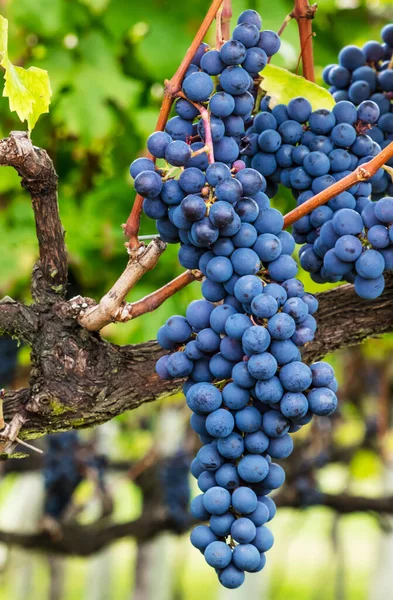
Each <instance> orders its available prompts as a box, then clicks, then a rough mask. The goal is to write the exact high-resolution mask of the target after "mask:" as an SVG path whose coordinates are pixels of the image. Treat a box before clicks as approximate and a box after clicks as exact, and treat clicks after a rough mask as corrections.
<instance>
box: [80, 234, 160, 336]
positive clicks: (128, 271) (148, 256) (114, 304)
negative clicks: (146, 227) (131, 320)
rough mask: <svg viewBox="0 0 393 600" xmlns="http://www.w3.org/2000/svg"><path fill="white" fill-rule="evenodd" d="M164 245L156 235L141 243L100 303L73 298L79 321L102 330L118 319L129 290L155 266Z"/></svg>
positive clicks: (85, 326)
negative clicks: (144, 244) (89, 303)
mask: <svg viewBox="0 0 393 600" xmlns="http://www.w3.org/2000/svg"><path fill="white" fill-rule="evenodd" d="M165 248H166V244H165V242H163V241H162V240H161V239H160V238H155V239H153V240H152V241H151V242H150V244H149V245H148V246H147V247H145V246H142V247H140V248H139V251H138V252H135V253H132V255H131V257H130V260H129V262H128V264H127V266H126V268H125V269H124V271H123V273H122V274H121V275H120V277H119V279H118V280H117V281H116V283H115V284H114V285H113V286H112V288H111V289H110V290H109V292H108V293H107V294H105V296H103V297H102V298H101V300H100V302H99V303H98V304H94V305H90V306H88V304H87V303H86V301H85V300H84V299H83V298H82V299H81V301H79V300H80V297H76V298H73V299H72V300H71V301H70V302H71V306H72V308H74V309H75V311H77V312H78V321H79V323H80V325H82V327H84V328H85V329H87V330H88V331H100V329H102V328H103V327H105V325H109V323H113V322H115V321H117V317H116V316H117V315H118V313H119V311H121V310H122V308H123V306H124V301H125V298H126V296H127V294H128V292H129V291H130V290H131V289H132V288H133V287H134V286H135V285H136V283H137V282H138V281H139V280H140V278H141V277H142V276H143V275H144V274H145V273H146V271H150V270H151V269H153V268H154V267H155V266H156V264H157V262H158V259H159V258H160V256H161V254H162V253H163V252H164V250H165Z"/></svg>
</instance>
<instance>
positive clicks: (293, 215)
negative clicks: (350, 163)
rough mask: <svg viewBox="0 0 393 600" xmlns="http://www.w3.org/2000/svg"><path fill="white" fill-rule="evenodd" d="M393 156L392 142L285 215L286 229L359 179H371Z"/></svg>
mask: <svg viewBox="0 0 393 600" xmlns="http://www.w3.org/2000/svg"><path fill="white" fill-rule="evenodd" d="M392 157H393V142H391V143H390V144H389V146H386V148H384V149H383V150H381V152H379V154H377V155H376V156H374V158H373V159H371V160H370V161H368V162H366V163H364V164H363V165H361V166H360V167H358V168H357V169H355V170H354V171H353V172H352V173H350V174H349V175H347V176H346V177H344V178H343V179H341V180H340V181H337V183H334V184H333V185H331V186H329V187H328V188H326V190H323V191H322V192H320V193H319V194H317V195H316V196H314V197H313V198H310V200H307V201H306V202H304V203H303V204H301V205H300V206H297V207H296V208H294V209H293V210H291V211H290V212H289V213H288V214H286V215H285V217H284V229H286V228H287V227H289V226H290V225H292V224H293V223H296V221H299V219H301V218H302V217H304V216H305V215H308V214H309V213H310V212H312V211H313V210H314V209H315V208H317V207H318V206H321V205H322V204H326V202H328V201H329V200H331V199H332V198H334V197H335V196H337V195H338V194H341V192H345V190H348V189H349V188H350V187H352V186H353V185H355V184H356V183H359V181H367V179H370V177H372V176H373V175H374V174H375V173H376V172H377V171H378V169H380V168H381V167H382V166H383V165H384V164H385V163H387V161H388V160H389V159H390V158H392Z"/></svg>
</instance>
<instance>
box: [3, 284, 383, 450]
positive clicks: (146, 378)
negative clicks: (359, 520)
mask: <svg viewBox="0 0 393 600" xmlns="http://www.w3.org/2000/svg"><path fill="white" fill-rule="evenodd" d="M385 280H386V284H385V290H384V292H383V294H382V295H381V296H380V297H379V298H377V299H376V300H372V301H366V300H362V299H361V298H359V297H358V296H357V295H356V293H355V291H354V289H353V286H352V285H343V286H339V287H338V288H335V289H333V290H329V291H327V292H323V293H320V294H317V298H318V301H319V310H318V313H317V316H316V319H317V324H318V329H317V335H316V337H315V339H314V340H313V341H312V342H310V343H309V344H307V345H306V346H305V347H304V349H303V352H302V354H303V357H304V359H305V361H307V362H308V363H310V362H313V361H315V360H319V359H321V358H322V357H323V356H326V354H329V353H330V352H334V351H335V350H337V349H339V348H342V347H345V346H351V345H356V344H359V343H361V342H362V341H363V340H365V339H367V338H369V337H376V336H379V335H381V334H383V333H387V332H390V331H393V273H386V275H385ZM144 309H145V307H144ZM71 316H72V308H71V306H70V303H69V302H63V303H59V304H58V305H57V306H55V307H53V310H52V312H51V313H49V314H48V315H47V316H46V317H45V319H44V320H43V321H41V326H40V329H39V333H37V335H41V336H42V338H38V342H37V341H36V342H35V343H36V344H37V343H38V345H39V347H38V349H37V352H38V357H39V360H37V359H33V362H34V368H33V370H32V376H31V388H30V389H23V390H18V391H7V392H6V393H5V397H4V418H5V420H6V422H10V421H11V420H12V418H13V417H14V416H15V415H21V416H22V417H23V419H24V424H23V426H22V429H21V431H20V434H18V435H19V437H21V438H22V439H23V438H24V439H26V438H34V437H39V436H40V435H42V434H44V433H48V432H55V431H60V430H65V429H78V428H81V427H91V426H93V425H97V424H99V423H104V422H106V421H108V420H110V419H112V418H113V417H115V416H116V415H119V414H121V413H123V412H124V411H126V410H130V409H134V408H137V407H138V406H140V405H141V404H143V403H145V402H152V401H155V400H158V399H160V398H163V397H166V396H168V395H170V394H172V393H175V392H177V391H178V390H179V389H180V387H181V384H182V382H181V380H172V381H162V380H160V379H159V378H158V376H157V375H156V374H155V365H156V361H157V360H158V358H160V356H162V355H163V354H164V351H163V350H162V349H161V348H160V347H159V345H158V343H157V342H156V341H150V342H146V343H144V344H137V345H133V346H116V345H115V344H109V343H108V342H107V341H105V340H103V339H101V338H100V337H99V336H97V334H96V333H94V332H93V333H90V332H88V331H86V329H83V328H81V327H80V326H79V325H78V324H77V323H76V322H75V318H71ZM332 323H334V327H332Z"/></svg>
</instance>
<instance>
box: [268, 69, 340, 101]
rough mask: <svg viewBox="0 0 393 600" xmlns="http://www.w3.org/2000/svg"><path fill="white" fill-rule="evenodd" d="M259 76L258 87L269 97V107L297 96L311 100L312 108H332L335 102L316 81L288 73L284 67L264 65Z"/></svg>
mask: <svg viewBox="0 0 393 600" xmlns="http://www.w3.org/2000/svg"><path fill="white" fill-rule="evenodd" d="M261 76H262V77H263V79H262V82H261V84H260V87H261V89H262V90H264V91H265V92H266V93H267V95H268V96H270V97H271V100H270V102H269V106H270V108H273V107H274V106H276V104H288V102H289V101H290V100H292V98H296V97H298V96H304V97H305V98H307V100H308V101H309V102H311V106H312V108H313V110H317V109H319V108H327V109H329V110H332V108H333V107H334V105H335V104H336V103H335V101H334V99H333V98H332V96H331V95H330V94H329V92H328V91H327V90H325V89H324V88H322V87H320V86H319V85H317V84H316V83H312V82H311V81H307V79H304V77H299V75H294V74H293V73H290V71H287V70H286V69H281V68H280V67H275V66H273V65H266V67H265V68H264V69H263V71H262V73H261Z"/></svg>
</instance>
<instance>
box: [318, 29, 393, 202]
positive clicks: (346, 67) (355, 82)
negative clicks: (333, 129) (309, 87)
mask: <svg viewBox="0 0 393 600" xmlns="http://www.w3.org/2000/svg"><path fill="white" fill-rule="evenodd" d="M392 56H393V24H389V25H385V27H383V28H382V30H381V42H379V41H376V40H370V41H368V42H366V43H365V44H364V46H363V47H362V48H359V47H358V46H354V45H350V46H345V47H344V48H343V49H342V50H341V52H340V53H339V56H338V60H339V64H331V65H327V67H325V69H324V70H323V79H324V81H325V83H326V84H327V85H329V86H330V87H329V91H330V93H331V94H332V96H333V98H334V99H335V100H336V102H339V101H341V100H349V101H350V102H351V103H353V104H354V105H355V106H358V105H359V104H360V103H361V102H363V101H364V100H372V101H373V102H375V103H376V104H377V105H378V107H379V116H378V119H377V120H376V121H375V123H374V124H373V126H372V127H371V128H370V129H369V130H368V131H367V134H368V135H369V136H370V137H371V138H372V139H373V140H374V142H377V144H379V145H380V146H381V148H385V147H386V146H387V145H388V144H389V143H390V142H391V141H392V139H393V113H392V106H393V105H392V100H393V70H392V66H393V64H392ZM387 164H388V165H389V166H393V161H392V160H390V161H389V162H388V163H387ZM372 188H373V195H375V196H378V195H379V196H380V195H382V194H384V193H388V194H390V195H392V194H393V186H392V180H391V177H390V176H389V175H388V174H387V173H384V174H383V176H382V177H379V178H378V179H377V180H374V181H373V182H372Z"/></svg>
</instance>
